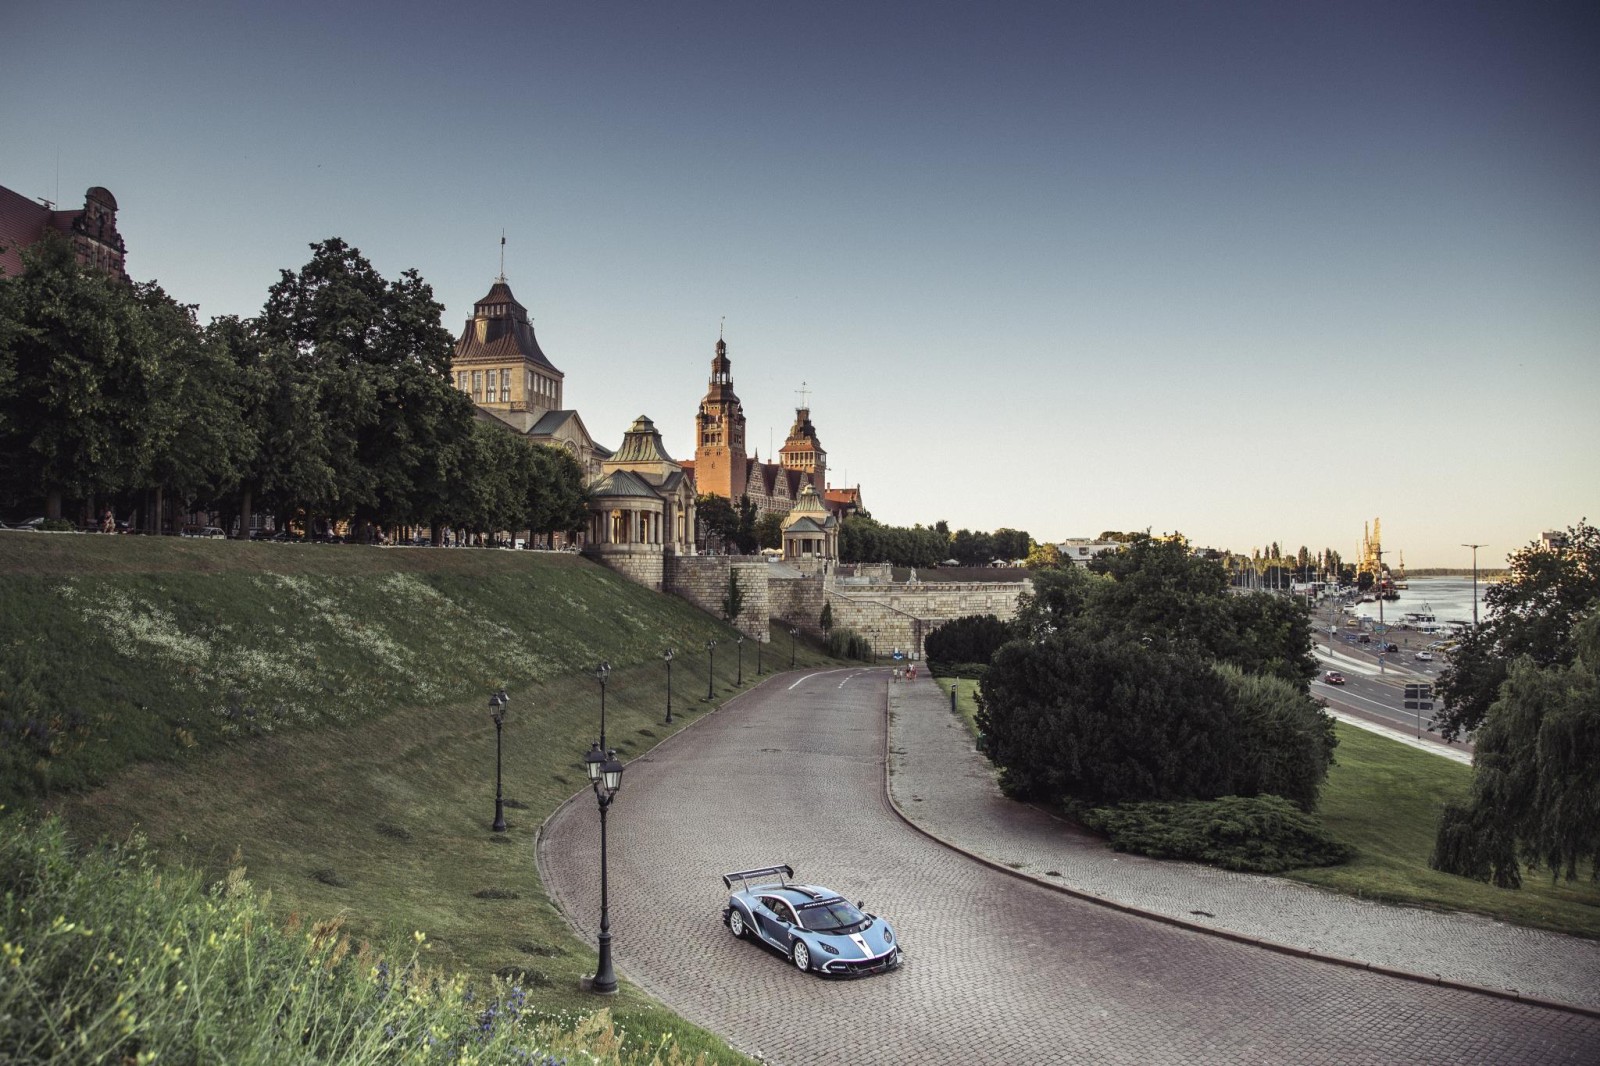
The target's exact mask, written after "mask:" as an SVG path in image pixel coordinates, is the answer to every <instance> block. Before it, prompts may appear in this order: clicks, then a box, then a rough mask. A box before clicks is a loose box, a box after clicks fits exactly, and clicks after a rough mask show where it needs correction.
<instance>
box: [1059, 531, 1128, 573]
mask: <svg viewBox="0 0 1600 1066" xmlns="http://www.w3.org/2000/svg"><path fill="white" fill-rule="evenodd" d="M1122 547H1123V545H1122V542H1121V541H1116V540H1092V539H1091V538H1089V537H1068V538H1067V539H1066V540H1064V541H1062V542H1061V543H1059V544H1057V545H1056V550H1057V551H1059V552H1060V553H1061V561H1062V562H1064V563H1076V564H1077V565H1079V566H1088V565H1089V560H1091V559H1093V558H1094V557H1095V556H1096V555H1100V554H1102V553H1104V552H1114V551H1119V550H1121V549H1122Z"/></svg>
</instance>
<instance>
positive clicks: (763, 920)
mask: <svg viewBox="0 0 1600 1066" xmlns="http://www.w3.org/2000/svg"><path fill="white" fill-rule="evenodd" d="M793 876H794V867H792V866H790V865H788V864H787V863H785V864H784V865H782V866H764V867H762V868H761V869H759V870H737V871H735V872H733V873H727V874H723V875H722V883H723V884H724V885H726V886H727V887H728V890H729V892H730V895H729V896H728V905H727V906H726V907H724V908H723V911H722V921H723V924H725V925H726V926H727V927H728V930H729V931H730V932H732V933H733V935H734V936H736V937H738V938H739V939H741V940H744V939H747V938H750V939H755V940H758V941H761V942H763V943H765V944H767V945H769V946H771V947H773V948H776V949H777V950H778V951H781V952H782V953H783V954H784V955H785V956H787V957H788V959H789V961H790V962H793V963H794V965H795V967H796V968H797V969H798V970H800V971H801V972H802V973H808V972H813V971H814V972H816V973H822V974H833V975H837V976H846V975H859V974H868V973H882V972H883V971H884V970H892V969H894V968H895V967H897V966H899V965H900V944H899V942H898V941H897V940H896V939H895V935H894V929H893V927H892V926H890V925H889V923H888V922H886V921H884V920H883V919H882V918H879V917H878V916H877V915H873V914H868V913H866V912H865V911H863V910H862V909H861V907H860V905H859V904H857V905H851V903H850V902H849V901H848V900H846V899H845V898H844V897H843V896H841V895H839V894H838V893H837V892H833V891H831V890H829V889H826V888H823V887H822V886H821V885H794V884H790V883H789V878H791V877H793ZM752 881H754V882H756V883H755V884H751V883H750V882H752ZM734 882H739V888H737V889H735V888H734V887H733V886H734Z"/></svg>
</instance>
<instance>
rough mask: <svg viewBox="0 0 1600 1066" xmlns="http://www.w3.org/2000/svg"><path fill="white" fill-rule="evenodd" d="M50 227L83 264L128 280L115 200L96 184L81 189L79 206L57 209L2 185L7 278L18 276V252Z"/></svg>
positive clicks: (0, 240) (1, 242) (1, 251)
mask: <svg viewBox="0 0 1600 1066" xmlns="http://www.w3.org/2000/svg"><path fill="white" fill-rule="evenodd" d="M51 231H54V232H56V233H60V234H61V235H62V236H64V237H65V238H66V239H67V241H68V242H69V243H70V244H71V245H72V251H73V254H75V255H76V256H77V257H78V262H80V263H82V264H83V265H84V266H87V267H93V268H95V269H96V270H103V271H105V272H106V273H107V274H110V275H112V276H113V277H117V278H121V279H122V280H123V281H127V280H128V274H127V271H126V270H124V269H123V259H124V257H125V255H126V252H127V249H126V248H125V247H124V245H123V243H122V235H121V234H120V233H118V232H117V198H116V197H115V196H112V195H111V193H110V192H109V191H107V190H105V189H102V188H101V187H100V186H98V185H96V186H95V187H94V188H92V189H90V190H89V191H88V192H86V193H84V195H83V207H82V209H81V210H77V211H57V210H55V205H54V204H51V203H50V202H49V201H45V202H43V203H40V202H38V201H35V200H30V199H28V198H27V197H26V196H23V195H22V194H21V193H18V192H12V191H11V190H10V189H6V188H0V272H3V275H4V276H5V277H12V278H14V277H16V276H17V275H19V274H21V273H22V250H23V249H24V248H26V247H28V246H29V245H32V244H37V243H38V242H39V241H41V240H43V239H44V235H45V234H46V233H49V232H51Z"/></svg>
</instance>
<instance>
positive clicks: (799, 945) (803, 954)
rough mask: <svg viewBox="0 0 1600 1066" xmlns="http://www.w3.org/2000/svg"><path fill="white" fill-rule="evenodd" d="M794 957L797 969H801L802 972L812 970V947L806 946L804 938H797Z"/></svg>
mask: <svg viewBox="0 0 1600 1066" xmlns="http://www.w3.org/2000/svg"><path fill="white" fill-rule="evenodd" d="M793 957H794V968H795V969H797V970H799V971H800V972H801V973H809V972H810V970H811V949H810V948H808V947H806V942H805V941H804V940H796V941H795V942H794V956H793Z"/></svg>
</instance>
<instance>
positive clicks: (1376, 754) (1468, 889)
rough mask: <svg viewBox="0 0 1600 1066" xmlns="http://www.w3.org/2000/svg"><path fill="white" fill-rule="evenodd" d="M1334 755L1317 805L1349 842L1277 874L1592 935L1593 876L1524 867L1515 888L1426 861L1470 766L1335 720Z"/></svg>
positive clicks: (1597, 922) (1599, 927)
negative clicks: (1340, 853)
mask: <svg viewBox="0 0 1600 1066" xmlns="http://www.w3.org/2000/svg"><path fill="white" fill-rule="evenodd" d="M1338 732H1339V747H1338V749H1337V751H1336V752H1335V753H1334V754H1335V755H1336V756H1337V758H1338V762H1337V763H1336V764H1335V765H1334V767H1333V769H1332V770H1330V771H1329V772H1328V783H1327V786H1326V787H1325V788H1324V789H1323V792H1322V802H1321V804H1320V805H1319V806H1318V809H1317V813H1318V815H1319V816H1320V817H1321V819H1322V822H1323V824H1324V825H1326V826H1327V827H1328V829H1329V831H1330V832H1332V833H1333V835H1334V837H1335V839H1337V840H1339V841H1340V842H1341V843H1344V844H1348V845H1350V846H1352V847H1354V848H1355V849H1356V857H1355V858H1354V859H1352V860H1351V861H1350V862H1349V863H1346V864H1345V865H1342V866H1327V867H1320V868H1315V869H1303V870H1295V871H1292V872H1290V873H1288V874H1286V875H1285V876H1287V877H1292V878H1294V879H1295V880H1297V881H1304V882H1306V883H1307V884H1313V885H1321V886H1322V887H1324V888H1330V889H1333V890H1335V891H1337V892H1346V893H1349V894H1350V895H1354V896H1362V897H1365V898H1368V899H1379V900H1386V901H1389V902H1394V903H1409V904H1414V905H1418V906H1424V907H1437V908H1442V909H1446V910H1462V911H1473V912H1476V913H1478V914H1485V915H1488V916H1490V917H1493V918H1501V919H1504V920H1506V921H1509V922H1515V923H1517V924H1519V925H1529V926H1535V927H1537V928H1541V929H1553V930H1555V931H1557V932H1562V933H1575V934H1577V935H1579V936H1588V937H1600V884H1597V883H1596V882H1595V881H1594V880H1593V879H1592V878H1590V877H1588V876H1587V874H1588V872H1589V871H1587V870H1585V871H1583V874H1584V875H1585V876H1584V877H1583V878H1582V879H1580V880H1577V881H1565V880H1555V879H1552V878H1551V876H1550V871H1548V870H1545V871H1536V870H1535V871H1528V872H1527V875H1526V876H1525V878H1524V879H1523V887H1522V888H1520V889H1514V890H1513V889H1503V888H1495V887H1494V886H1493V885H1488V884H1484V883H1483V882H1481V881H1473V880H1470V879H1468V878H1465V877H1455V876H1452V875H1451V874H1445V873H1440V872H1439V871H1438V870H1433V869H1429V867H1428V856H1429V855H1431V854H1432V853H1433V839H1434V834H1435V832H1436V831H1437V829H1438V827H1439V813H1440V811H1441V810H1443V808H1444V805H1445V803H1447V802H1449V801H1451V800H1459V799H1462V798H1464V797H1465V796H1466V795H1467V793H1468V792H1469V791H1470V789H1471V787H1472V770H1471V768H1470V767H1467V766H1463V765H1461V764H1460V763H1457V762H1452V761H1450V760H1449V759H1441V758H1439V757H1438V756H1437V755H1431V754H1429V753H1427V752H1423V751H1417V750H1416V749H1415V748H1410V747H1407V746H1406V745H1404V744H1400V743H1397V742H1395V741H1393V740H1389V739H1388V738H1386V737H1382V736H1379V735H1378V734H1376V733H1372V732H1369V731H1368V730H1365V729H1360V728H1357V727H1355V726H1348V725H1345V724H1343V723H1340V724H1339V726H1338Z"/></svg>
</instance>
